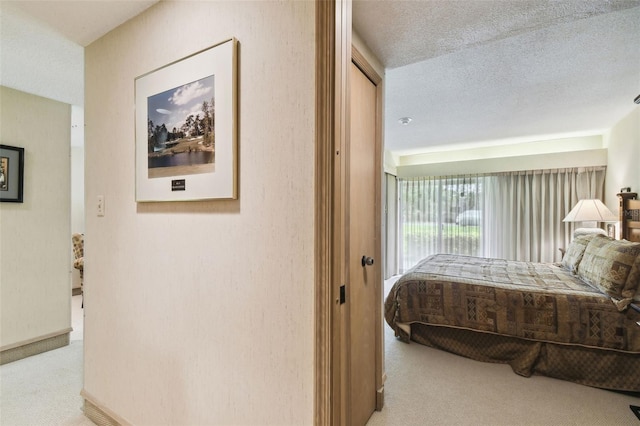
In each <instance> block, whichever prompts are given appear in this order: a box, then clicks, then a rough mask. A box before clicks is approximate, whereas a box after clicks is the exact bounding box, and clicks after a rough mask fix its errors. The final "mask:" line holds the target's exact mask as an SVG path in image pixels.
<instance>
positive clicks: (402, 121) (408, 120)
mask: <svg viewBox="0 0 640 426" xmlns="http://www.w3.org/2000/svg"><path fill="white" fill-rule="evenodd" d="M411 121H412V119H411V117H402V118H400V119H399V120H398V123H400V124H402V125H403V126H406V125H408V124H409V123H411Z"/></svg>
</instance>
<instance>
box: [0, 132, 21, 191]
mask: <svg viewBox="0 0 640 426" xmlns="http://www.w3.org/2000/svg"><path fill="white" fill-rule="evenodd" d="M23 186H24V148H19V147H17V146H10V145H0V201H2V202H9V203H21V202H22V189H23Z"/></svg>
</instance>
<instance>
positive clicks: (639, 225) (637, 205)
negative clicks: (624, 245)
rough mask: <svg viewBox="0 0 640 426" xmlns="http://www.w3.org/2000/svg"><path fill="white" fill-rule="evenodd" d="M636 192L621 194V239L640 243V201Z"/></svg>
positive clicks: (619, 196) (619, 195) (619, 197)
mask: <svg viewBox="0 0 640 426" xmlns="http://www.w3.org/2000/svg"><path fill="white" fill-rule="evenodd" d="M637 198H638V194H637V193H635V192H621V193H619V194H618V199H619V200H620V209H619V211H620V238H621V239H625V240H628V241H634V242H640V200H638V199H637Z"/></svg>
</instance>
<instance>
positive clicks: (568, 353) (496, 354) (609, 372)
mask: <svg viewBox="0 0 640 426" xmlns="http://www.w3.org/2000/svg"><path fill="white" fill-rule="evenodd" d="M410 336H411V340H414V341H415V342H417V343H420V344H423V345H426V346H431V347H434V348H437V349H442V350H445V351H448V352H452V353H455V354H458V355H462V356H465V357H467V358H471V359H475V360H477V361H483V362H493V363H501V364H509V365H510V366H511V368H512V369H513V371H514V372H515V373H516V374H519V375H521V376H524V377H530V376H531V375H533V374H539V375H543V376H547V377H553V378H556V379H562V380H567V381H570V382H574V383H579V384H582V385H587V386H592V387H597V388H603V389H609V390H616V391H627V392H640V356H639V355H638V354H637V353H636V354H634V353H629V352H623V351H616V350H607V349H598V348H588V347H584V346H577V345H563V344H558V343H550V342H540V341H533V340H526V339H522V338H518V337H511V336H502V335H498V334H492V333H484V332H478V331H473V330H467V329H458V328H451V327H445V326H434V325H428V324H422V323H413V324H411V333H410ZM399 337H400V339H401V340H404V341H406V340H407V337H408V336H407V335H406V334H404V333H400V336H399ZM403 337H404V338H403Z"/></svg>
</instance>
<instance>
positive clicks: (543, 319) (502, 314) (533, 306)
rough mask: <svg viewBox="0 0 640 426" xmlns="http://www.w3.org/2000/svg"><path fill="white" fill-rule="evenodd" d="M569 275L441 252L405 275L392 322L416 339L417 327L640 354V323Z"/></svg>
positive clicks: (394, 295) (554, 268)
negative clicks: (412, 327) (413, 326)
mask: <svg viewBox="0 0 640 426" xmlns="http://www.w3.org/2000/svg"><path fill="white" fill-rule="evenodd" d="M638 317H639V315H638V313H637V312H634V311H633V310H632V309H627V310H626V311H624V312H618V310H617V308H616V307H615V305H614V304H613V303H612V301H611V299H610V298H609V297H608V296H606V295H604V294H602V293H600V292H599V291H598V290H597V289H595V288H593V287H591V286H589V285H588V284H586V283H584V282H583V281H582V280H580V279H579V278H578V277H576V276H575V275H573V274H571V273H570V272H569V271H567V270H566V269H564V268H562V267H560V266H558V265H555V264H546V263H531V262H515V261H507V260H503V259H487V258H479V257H469V256H458V255H445V254H439V255H434V256H430V257H428V258H426V259H424V260H422V261H421V262H420V263H419V264H418V265H416V266H415V267H414V268H413V269H411V270H410V271H409V272H407V273H406V274H405V275H403V276H402V277H401V278H400V279H399V280H398V282H397V283H396V284H395V285H394V286H393V288H392V289H391V291H390V293H389V295H388V296H387V299H386V300H385V319H386V321H387V323H389V325H390V326H391V327H392V328H393V329H394V330H395V333H396V336H398V337H400V338H401V339H403V340H405V341H408V340H409V338H410V327H409V325H410V324H412V323H422V324H430V325H439V326H447V327H455V328H462V329H470V330H476V331H483V332H487V333H495V334H500V335H506V336H513V337H520V338H524V339H530V340H538V341H547V342H554V343H563V344H578V345H583V346H587V347H596V348H607V349H616V350H621V351H628V352H634V353H640V326H638V325H637V324H636V321H638V320H639V319H640V318H638Z"/></svg>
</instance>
